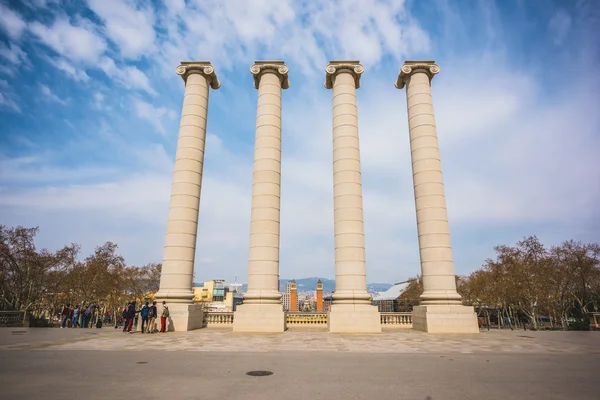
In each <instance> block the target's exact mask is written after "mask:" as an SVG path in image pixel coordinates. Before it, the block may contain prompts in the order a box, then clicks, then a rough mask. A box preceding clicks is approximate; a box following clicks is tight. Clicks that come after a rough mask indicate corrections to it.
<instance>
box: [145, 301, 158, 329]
mask: <svg viewBox="0 0 600 400" xmlns="http://www.w3.org/2000/svg"><path fill="white" fill-rule="evenodd" d="M157 316H158V312H157V310H156V301H153V302H152V305H151V306H150V311H149V312H148V328H147V329H148V331H147V332H148V333H154V324H155V323H156V317H157Z"/></svg>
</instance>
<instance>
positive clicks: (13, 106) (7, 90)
mask: <svg viewBox="0 0 600 400" xmlns="http://www.w3.org/2000/svg"><path fill="white" fill-rule="evenodd" d="M16 98H17V97H16V95H15V94H14V92H13V90H12V88H11V86H10V84H9V83H8V82H7V81H5V80H3V79H0V108H4V109H9V110H12V111H15V112H18V113H20V112H21V107H19V104H17V101H16Z"/></svg>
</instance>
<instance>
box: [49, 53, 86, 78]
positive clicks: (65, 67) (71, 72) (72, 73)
mask: <svg viewBox="0 0 600 400" xmlns="http://www.w3.org/2000/svg"><path fill="white" fill-rule="evenodd" d="M47 60H48V62H49V63H50V64H52V65H53V66H55V67H56V68H58V69H59V70H61V71H63V72H64V73H65V74H67V75H68V76H69V77H71V78H72V79H74V80H76V81H79V82H87V81H88V80H89V79H90V77H89V75H88V74H87V73H86V72H85V70H84V69H82V68H75V67H74V66H73V65H72V64H71V63H69V62H68V61H67V60H65V59H64V58H52V57H47Z"/></svg>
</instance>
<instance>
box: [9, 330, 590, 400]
mask: <svg viewBox="0 0 600 400" xmlns="http://www.w3.org/2000/svg"><path fill="white" fill-rule="evenodd" d="M598 370H600V333H598V332H530V331H527V332H524V331H512V332H511V331H500V332H499V331H491V332H482V333H480V334H479V335H463V336H458V335H428V334H424V333H421V332H414V331H406V330H403V331H401V332H390V333H383V334H372V335H348V334H338V335H334V334H329V333H323V332H286V333H284V334H273V335H260V334H254V335H249V334H234V333H232V332H231V331H229V330H226V331H225V330H218V329H203V330H198V331H193V332H185V333H167V334H154V335H141V334H133V335H128V334H124V333H122V332H121V331H119V330H115V329H112V328H104V329H42V328H38V329H20V328H3V329H0V399H10V400H29V399H39V398H43V399H44V400H63V399H66V398H75V399H86V400H106V399H107V398H127V399H128V400H155V399H156V400H158V399H160V400H164V399H168V400H199V399H201V400H223V399H227V400H237V399H251V400H270V399H286V400H301V399H302V400H303V399H327V400H353V399H357V400H358V399H377V400H387V399H390V400H402V399H406V400H412V399H418V400H464V399H467V400H468V399H486V400H495V399H498V400H505V399H526V400H534V399H535V400H537V399H578V400H579V399H597V398H599V396H598V394H599V392H600V389H599V387H598V384H597V375H598ZM251 371H269V372H272V375H269V376H261V377H253V376H248V375H247V373H248V372H251Z"/></svg>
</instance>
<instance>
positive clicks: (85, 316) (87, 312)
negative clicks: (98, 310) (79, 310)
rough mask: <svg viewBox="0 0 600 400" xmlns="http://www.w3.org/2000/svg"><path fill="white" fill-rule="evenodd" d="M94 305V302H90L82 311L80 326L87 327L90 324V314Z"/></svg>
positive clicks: (92, 312)
mask: <svg viewBox="0 0 600 400" xmlns="http://www.w3.org/2000/svg"><path fill="white" fill-rule="evenodd" d="M95 307H96V305H95V304H94V303H92V304H90V305H89V307H88V308H87V309H86V310H85V311H84V312H83V321H82V324H81V326H82V328H87V327H88V325H89V324H90V320H91V319H92V314H94V308H95Z"/></svg>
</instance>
